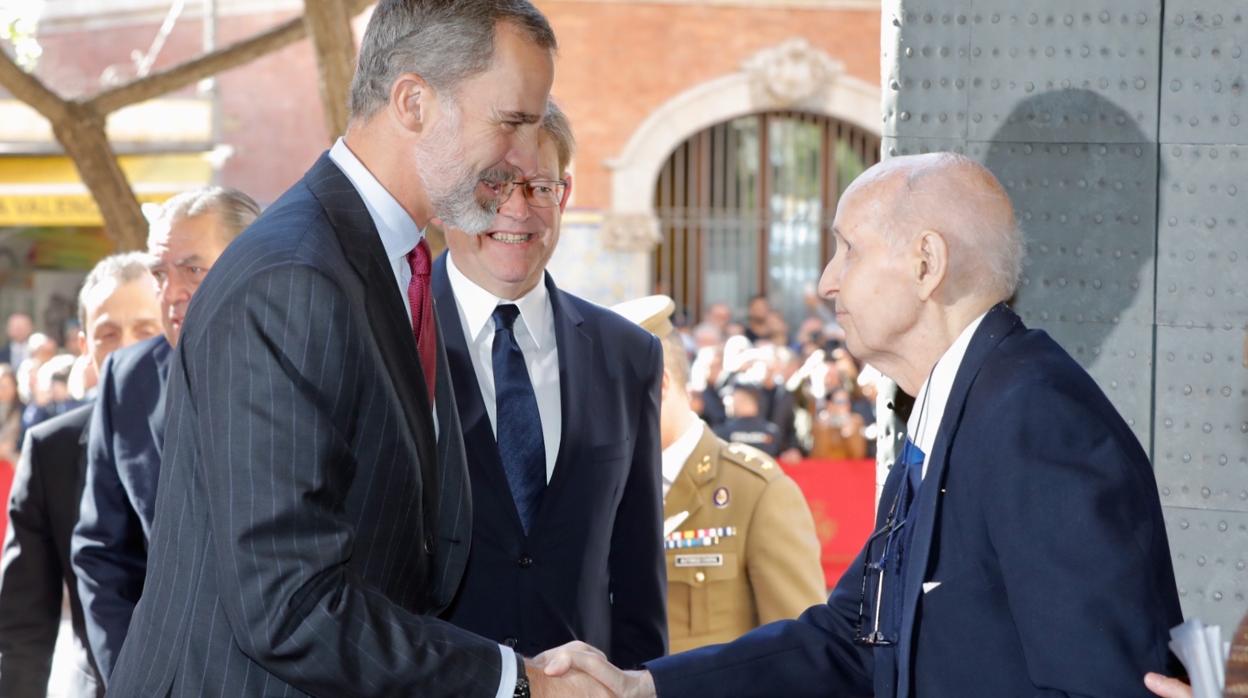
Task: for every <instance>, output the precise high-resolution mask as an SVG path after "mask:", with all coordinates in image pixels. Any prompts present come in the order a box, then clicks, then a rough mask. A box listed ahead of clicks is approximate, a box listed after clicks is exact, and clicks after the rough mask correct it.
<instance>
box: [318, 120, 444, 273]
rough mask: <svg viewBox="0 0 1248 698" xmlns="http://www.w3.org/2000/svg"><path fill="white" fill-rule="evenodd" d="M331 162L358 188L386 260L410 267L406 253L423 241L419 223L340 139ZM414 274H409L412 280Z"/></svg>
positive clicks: (331, 155) (331, 151)
mask: <svg viewBox="0 0 1248 698" xmlns="http://www.w3.org/2000/svg"><path fill="white" fill-rule="evenodd" d="M329 159H330V160H333V161H334V164H335V165H337V166H338V169H340V170H342V173H343V174H344V175H346V176H347V179H349V180H351V184H353V185H355V190H356V191H357V192H359V193H360V198H361V199H364V206H365V207H366V208H368V215H369V216H371V217H372V219H373V224H374V225H376V226H377V233H378V234H379V235H380V236H381V245H382V247H384V248H385V250H386V259H389V260H390V261H391V263H393V262H395V260H402V261H403V264H404V266H406V264H407V260H406V257H407V253H408V252H411V251H412V248H413V247H415V246H416V244H417V243H419V242H420V239H421V238H422V237H424V233H423V232H422V231H421V229H420V228H419V227H418V226H417V225H416V221H414V220H412V217H411V216H410V215H408V213H407V210H406V209H404V208H403V206H402V205H401V204H399V202H398V201H397V200H396V199H395V198H394V196H393V195H391V194H390V192H388V191H386V188H385V187H383V186H382V185H381V182H378V181H377V178H376V177H374V176H373V173H372V172H369V171H368V168H367V167H365V166H364V163H362V162H360V160H359V158H357V157H355V153H353V152H351V149H350V148H348V147H347V142H346V141H344V140H343V139H341V138H339V139H338V141H337V142H335V143H334V147H333V148H330V149H329ZM410 274H411V272H410V271H409V272H408V275H409V276H410ZM404 286H405V287H404V289H403V291H404V297H406V285H404Z"/></svg>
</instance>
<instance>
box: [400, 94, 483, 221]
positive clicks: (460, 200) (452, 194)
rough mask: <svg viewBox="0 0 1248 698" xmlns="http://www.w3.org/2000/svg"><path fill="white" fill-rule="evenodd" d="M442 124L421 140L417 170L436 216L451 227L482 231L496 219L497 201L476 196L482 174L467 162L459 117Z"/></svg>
mask: <svg viewBox="0 0 1248 698" xmlns="http://www.w3.org/2000/svg"><path fill="white" fill-rule="evenodd" d="M443 124H444V126H443V127H442V128H440V129H439V130H438V131H437V132H434V133H430V134H429V135H428V136H427V137H426V138H425V139H424V141H422V143H421V144H420V146H419V148H418V157H417V160H416V173H417V175H419V177H420V181H421V183H422V184H423V185H424V187H425V191H426V192H427V193H428V196H429V203H430V205H432V206H433V215H434V216H436V217H438V218H440V219H442V222H443V224H445V225H447V226H449V227H452V228H455V229H457V230H462V231H463V232H465V233H467V234H469V235H480V234H481V233H484V232H485V231H486V230H488V229H489V227H490V224H491V223H493V222H494V214H496V213H498V202H493V201H489V202H481V201H478V200H477V194H476V192H477V182H478V180H479V179H480V177H479V176H478V175H477V174H476V173H473V172H471V171H470V170H469V169H468V167H467V165H465V163H464V160H463V153H462V152H461V149H460V148H459V142H458V134H457V131H458V125H459V119H458V118H455V120H454V121H453V122H450V121H445V122H443Z"/></svg>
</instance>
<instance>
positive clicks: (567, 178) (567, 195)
mask: <svg viewBox="0 0 1248 698" xmlns="http://www.w3.org/2000/svg"><path fill="white" fill-rule="evenodd" d="M563 182H564V184H567V185H568V186H566V187H564V188H563V198H562V199H560V200H559V213H563V212H564V211H566V210H567V209H568V201H569V200H570V199H571V198H572V173H571V172H569V173H567V174H565V175H564V176H563ZM663 378H664V380H666V379H667V374H663Z"/></svg>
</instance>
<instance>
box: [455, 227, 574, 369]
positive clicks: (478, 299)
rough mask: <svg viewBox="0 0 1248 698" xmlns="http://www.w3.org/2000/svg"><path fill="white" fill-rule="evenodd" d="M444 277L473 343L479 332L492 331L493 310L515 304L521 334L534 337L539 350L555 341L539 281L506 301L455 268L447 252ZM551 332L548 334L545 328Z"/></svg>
mask: <svg viewBox="0 0 1248 698" xmlns="http://www.w3.org/2000/svg"><path fill="white" fill-rule="evenodd" d="M446 275H447V277H448V279H449V280H450V282H451V292H452V293H454V294H455V302H456V303H457V304H458V305H459V308H460V310H461V311H462V312H463V315H462V316H461V317H462V318H463V320H464V322H465V325H464V329H465V330H467V332H468V336H469V337H471V338H472V341H474V342H477V341H480V339H481V336H482V332H484V331H486V330H488V331H489V332H490V333H491V334H492V333H493V332H494V323H493V316H494V308H496V307H497V306H499V305H502V304H504V303H514V304H515V305H516V307H518V308H519V309H520V320H521V321H522V322H523V324H524V331H526V332H528V333H529V336H530V337H532V338H533V342H534V344H536V345H537V348H538V349H544V348H546V347H547V346H548V345H549V344H550V343H551V342H553V341H554V337H553V326H552V325H549V324H548V322H549V319H550V303H549V295H550V294H549V293H547V291H546V284H544V283H542V282H540V281H539V282H538V284H537V285H536V286H534V287H533V289H532V290H530V291H529V292H528V293H526V294H524V295H523V296H520V297H519V298H517V299H516V300H514V301H513V300H506V299H503V298H499V297H498V296H496V295H494V294H493V293H490V292H489V291H487V290H485V289H484V288H481V287H480V286H478V285H477V283H476V282H474V281H473V280H472V279H469V278H468V277H467V276H466V275H464V273H463V272H462V271H460V270H459V267H457V266H455V257H454V255H452V254H451V253H450V251H449V250H448V251H447V253H446ZM548 327H549V328H550V330H551V331H548V329H547V328H548Z"/></svg>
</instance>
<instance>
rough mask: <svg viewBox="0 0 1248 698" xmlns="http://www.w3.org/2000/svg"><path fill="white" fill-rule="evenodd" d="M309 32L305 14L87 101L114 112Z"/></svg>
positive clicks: (361, 0)
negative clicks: (304, 17)
mask: <svg viewBox="0 0 1248 698" xmlns="http://www.w3.org/2000/svg"><path fill="white" fill-rule="evenodd" d="M374 1H375V0H347V2H348V3H349V4H348V11H349V12H350V16H352V17H354V16H356V15H358V14H359V13H360V12H363V11H364V9H365V8H367V7H368V6H370V5H372V4H373V2H374ZM307 35H308V27H307V24H306V23H305V22H304V19H303V17H302V16H299V17H293V18H291V19H289V20H286V21H285V22H282V23H281V24H279V25H277V26H275V27H273V28H272V29H269V30H268V31H265V32H261V33H260V34H257V35H255V36H253V37H251V38H249V39H244V40H242V41H238V42H235V43H233V44H230V45H229V46H224V47H222V48H220V49H217V50H216V51H213V52H212V53H207V54H204V55H202V56H200V57H198V58H193V59H191V60H189V61H186V62H184V63H180V64H178V65H176V66H173V67H172V68H167V69H165V70H162V71H160V72H158V73H153V74H151V75H148V76H147V77H144V78H139V79H138V80H133V81H131V82H128V83H126V84H124V85H119V86H117V87H114V88H111V89H108V90H104V91H103V92H100V93H99V94H97V95H95V96H94V97H92V98H90V99H89V100H86V104H87V105H88V106H90V107H92V108H94V109H95V110H96V111H98V112H99V113H100V114H105V115H107V114H111V113H113V112H115V111H117V110H118V109H122V108H123V107H128V106H130V105H131V104H138V103H139V102H144V101H147V100H149V99H152V98H154V97H159V96H160V95H163V94H168V93H170V92H173V91H175V90H179V89H181V88H183V87H186V86H187V85H191V84H194V83H196V82H198V81H200V80H203V79H204V78H207V77H212V76H213V75H216V74H218V73H221V72H223V71H226V70H229V69H231V68H236V67H238V66H240V65H243V64H244V63H247V62H249V61H251V60H254V59H256V58H259V57H260V56H263V55H265V54H267V53H271V52H273V51H277V50H278V49H282V48H285V47H286V46H289V45H290V44H293V43H295V42H296V41H299V40H300V39H303V38H305V37H306V36H307Z"/></svg>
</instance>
